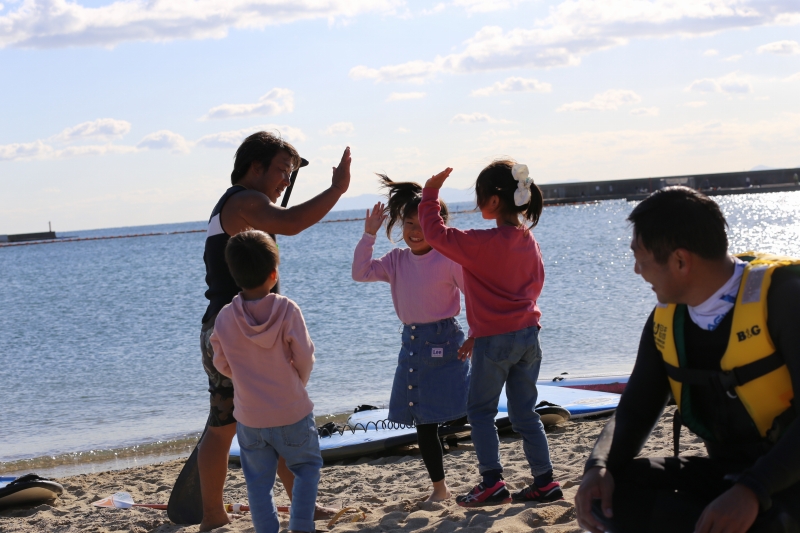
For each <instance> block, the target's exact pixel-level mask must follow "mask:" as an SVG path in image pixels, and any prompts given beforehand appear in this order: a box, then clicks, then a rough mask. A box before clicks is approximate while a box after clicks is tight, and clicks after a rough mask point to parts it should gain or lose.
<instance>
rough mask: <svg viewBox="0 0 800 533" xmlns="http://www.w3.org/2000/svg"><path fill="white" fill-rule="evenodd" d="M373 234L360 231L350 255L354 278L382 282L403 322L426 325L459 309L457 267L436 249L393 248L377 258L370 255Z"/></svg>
mask: <svg viewBox="0 0 800 533" xmlns="http://www.w3.org/2000/svg"><path fill="white" fill-rule="evenodd" d="M374 245H375V235H370V234H369V233H366V232H365V233H364V235H363V236H362V237H361V240H360V241H359V242H358V244H357V245H356V250H355V253H354V254H353V279H354V280H355V281H386V282H388V283H389V285H390V287H391V289H392V302H393V303H394V310H395V311H396V312H397V316H398V318H400V321H401V322H403V323H404V324H427V323H429V322H436V321H438V320H443V319H445V318H451V317H454V316H456V315H458V314H459V313H460V312H461V296H460V295H459V293H458V291H459V290H463V287H464V279H463V276H462V274H461V267H460V266H459V265H457V264H456V263H454V262H453V261H451V260H450V259H448V258H446V257H445V256H443V255H442V254H440V253H439V252H437V251H436V250H431V251H430V252H428V253H427V254H424V255H414V254H413V253H412V252H411V250H409V249H408V248H394V249H392V251H390V252H389V253H387V254H386V255H384V256H383V257H381V258H380V259H373V258H372V249H373V247H374Z"/></svg>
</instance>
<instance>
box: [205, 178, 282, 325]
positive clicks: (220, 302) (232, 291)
mask: <svg viewBox="0 0 800 533" xmlns="http://www.w3.org/2000/svg"><path fill="white" fill-rule="evenodd" d="M246 190H247V188H246V187H243V186H241V185H234V186H233V187H231V188H230V189H228V190H227V191H225V194H223V195H222V198H220V199H219V201H218V202H217V205H216V206H214V210H213V211H212V212H211V218H209V220H208V230H207V232H206V246H205V251H204V252H203V261H204V262H205V264H206V284H207V285H208V290H207V291H206V298H208V300H209V302H208V307H207V308H206V314H204V315H203V322H204V323H205V322H206V321H207V320H208V319H209V318H211V317H212V316H214V315H216V314H217V313H219V311H220V309H222V308H223V307H225V306H226V305H228V304H229V303H231V300H233V297H234V296H236V295H237V294H239V291H241V290H242V289H241V288H240V287H239V286H238V285H236V282H235V281H234V280H233V276H231V272H230V270H228V264H227V263H226V262H225V246H227V244H228V240H230V238H231V236H230V235H228V234H227V233H226V232H225V230H224V229H223V227H222V220H221V218H220V217H221V213H222V208H223V206H224V205H225V202H227V201H228V198H230V197H231V196H233V195H234V194H236V193H237V192H242V191H246ZM272 238H273V239H275V236H274V235H272ZM270 292H273V293H280V286H279V284H276V285H275V287H273V289H272V291H270Z"/></svg>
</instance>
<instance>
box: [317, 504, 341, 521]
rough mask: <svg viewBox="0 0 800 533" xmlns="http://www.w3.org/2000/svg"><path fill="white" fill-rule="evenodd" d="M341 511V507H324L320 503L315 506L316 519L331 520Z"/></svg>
mask: <svg viewBox="0 0 800 533" xmlns="http://www.w3.org/2000/svg"><path fill="white" fill-rule="evenodd" d="M338 512H339V509H334V508H333V507H323V506H321V505H320V504H317V506H316V507H315V508H314V520H330V519H331V518H333V517H334V516H336V513H338Z"/></svg>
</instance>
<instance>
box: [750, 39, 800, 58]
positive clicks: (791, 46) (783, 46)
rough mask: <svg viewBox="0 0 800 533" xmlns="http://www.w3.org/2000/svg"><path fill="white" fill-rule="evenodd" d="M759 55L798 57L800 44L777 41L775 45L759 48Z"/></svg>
mask: <svg viewBox="0 0 800 533" xmlns="http://www.w3.org/2000/svg"><path fill="white" fill-rule="evenodd" d="M758 53H759V54H782V55H797V54H800V43H798V42H797V41H776V42H774V43H769V44H764V45H761V46H759V47H758Z"/></svg>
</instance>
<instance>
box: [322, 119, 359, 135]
mask: <svg viewBox="0 0 800 533" xmlns="http://www.w3.org/2000/svg"><path fill="white" fill-rule="evenodd" d="M355 131H356V128H355V126H353V123H352V122H337V123H336V124H331V125H330V126H328V128H327V129H326V130H325V134H326V135H350V134H351V133H353V132H355Z"/></svg>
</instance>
